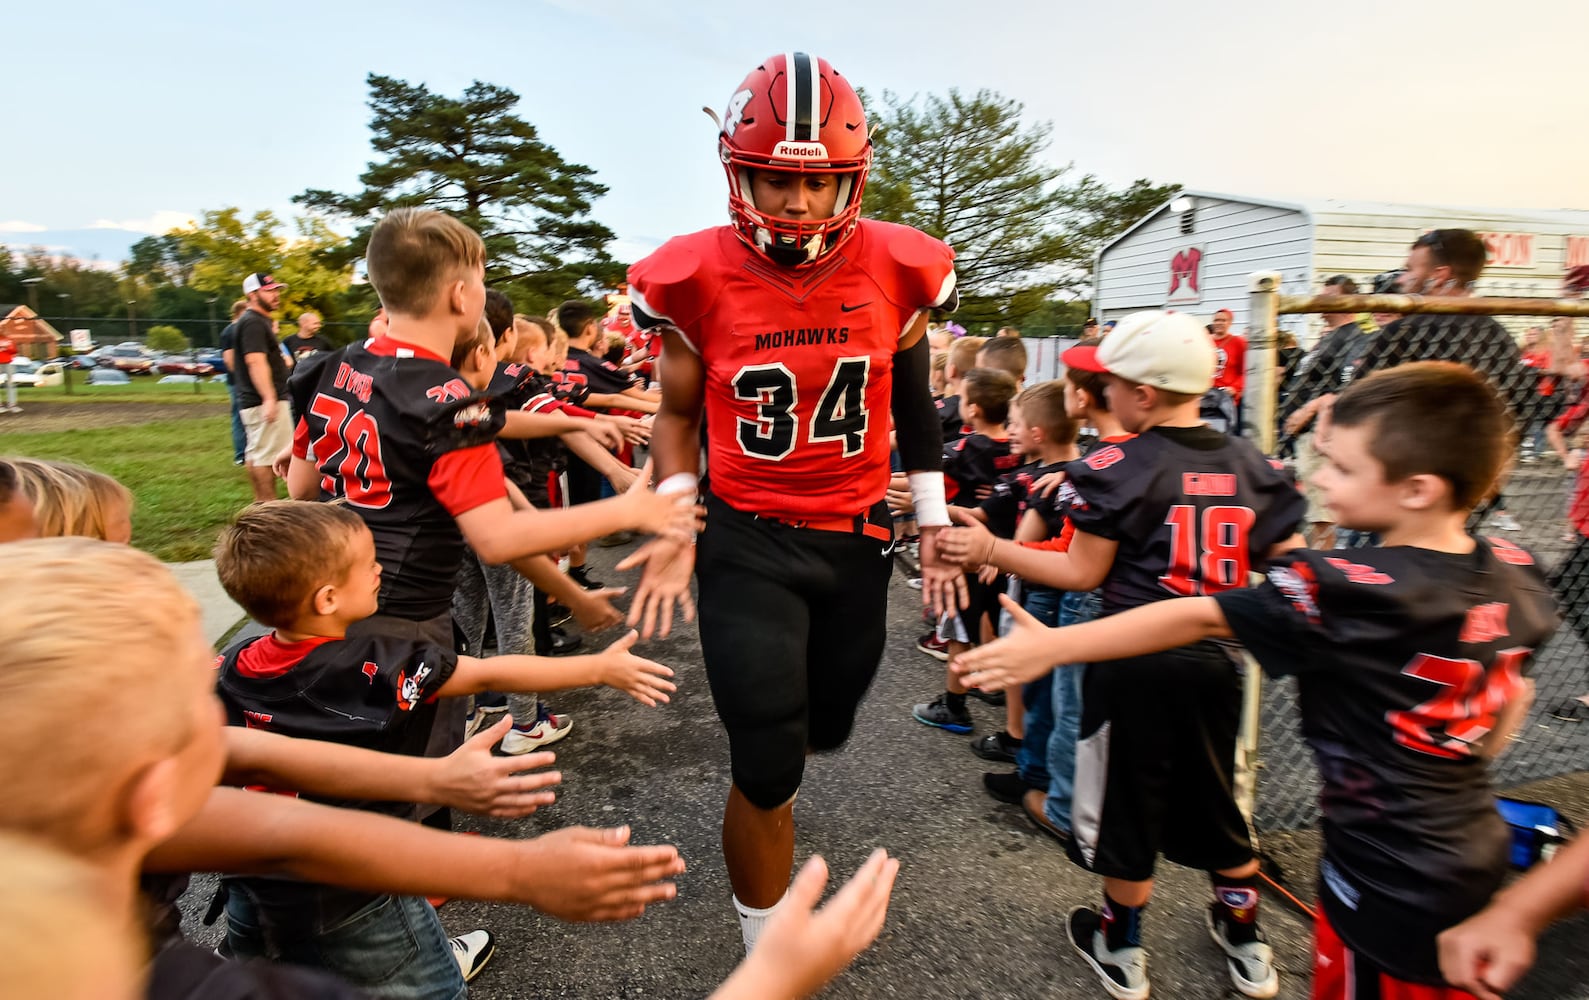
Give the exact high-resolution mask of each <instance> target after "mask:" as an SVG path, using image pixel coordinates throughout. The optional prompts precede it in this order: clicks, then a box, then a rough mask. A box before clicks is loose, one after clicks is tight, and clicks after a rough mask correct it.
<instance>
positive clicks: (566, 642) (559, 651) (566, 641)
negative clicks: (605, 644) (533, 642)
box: [535, 625, 585, 656]
mask: <svg viewBox="0 0 1589 1000" xmlns="http://www.w3.org/2000/svg"><path fill="white" fill-rule="evenodd" d="M548 635H549V636H550V638H551V641H550V642H549V643H548V644H547V645H545V646H537V647H535V655H536V656H567V655H568V654H569V653H574V652H578V650H579V647H581V646H583V645H584V644H585V640H584V639H582V638H580V637H579V636H577V635H569V634H568V633H567V632H564V631H563V630H562V629H560V628H558V627H557V626H556V625H553V626H552V627H551V628H550V629H549V630H548Z"/></svg>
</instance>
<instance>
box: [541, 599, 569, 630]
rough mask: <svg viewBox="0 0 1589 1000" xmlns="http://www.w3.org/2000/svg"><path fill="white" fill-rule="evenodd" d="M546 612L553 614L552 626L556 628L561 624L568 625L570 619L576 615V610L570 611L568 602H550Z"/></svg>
mask: <svg viewBox="0 0 1589 1000" xmlns="http://www.w3.org/2000/svg"><path fill="white" fill-rule="evenodd" d="M546 613H547V614H548V615H550V616H551V619H552V621H551V625H552V628H556V627H557V626H559V625H567V624H568V623H569V620H570V619H572V618H573V617H574V612H572V611H570V610H569V609H568V605H566V604H548V605H547V606H546Z"/></svg>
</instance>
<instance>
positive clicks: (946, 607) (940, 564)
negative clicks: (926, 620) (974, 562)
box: [921, 527, 971, 615]
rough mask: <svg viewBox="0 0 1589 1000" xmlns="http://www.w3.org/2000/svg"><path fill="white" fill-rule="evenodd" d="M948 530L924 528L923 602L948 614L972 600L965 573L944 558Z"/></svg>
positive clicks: (938, 613) (932, 610)
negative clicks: (944, 545)
mask: <svg viewBox="0 0 1589 1000" xmlns="http://www.w3.org/2000/svg"><path fill="white" fill-rule="evenodd" d="M949 530H951V529H949V528H935V527H923V528H922V529H921V603H922V604H923V605H924V606H925V607H926V608H927V610H928V611H931V612H932V613H933V614H936V615H942V614H947V613H949V612H951V611H954V610H956V609H958V608H963V607H965V606H966V605H967V604H969V603H971V594H970V591H969V590H968V589H967V587H966V575H965V572H964V571H962V570H961V569H960V567H958V566H955V565H952V564H951V563H948V562H946V561H945V560H944V558H943V552H942V543H943V536H944V534H945V533H946V532H948V531H949Z"/></svg>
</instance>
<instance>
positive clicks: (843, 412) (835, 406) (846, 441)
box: [730, 355, 872, 462]
mask: <svg viewBox="0 0 1589 1000" xmlns="http://www.w3.org/2000/svg"><path fill="white" fill-rule="evenodd" d="M871 368H872V359H871V358H870V357H869V356H867V355H860V356H858V357H845V358H838V359H836V360H835V361H834V364H833V370H832V373H831V375H830V376H829V378H828V382H827V386H826V388H824V389H823V390H822V392H821V394H820V395H819V396H818V397H817V398H816V402H815V405H811V404H810V403H806V404H805V405H801V404H802V400H801V398H800V386H799V383H798V382H797V380H796V379H795V374H794V372H792V371H790V369H789V367H788V366H787V365H785V364H784V363H783V362H781V361H774V362H771V363H768V364H759V365H746V366H745V367H743V368H741V369H740V370H739V371H738V373H736V374H735V375H734V378H733V380H732V382H731V383H730V384H731V386H732V388H733V392H734V398H735V399H736V400H738V401H740V402H741V403H751V404H753V405H754V408H755V416H754V417H749V418H747V417H735V428H734V440H736V441H737V442H738V443H739V447H740V450H741V451H743V452H744V453H745V454H746V455H748V456H749V457H751V458H760V459H765V460H767V461H770V462H778V461H782V460H783V459H785V458H787V457H789V455H790V454H792V453H793V452H794V450H795V448H796V446H797V445H799V444H801V443H809V444H820V443H822V442H825V441H836V442H838V443H839V446H840V454H841V455H842V456H843V457H845V458H853V457H854V456H856V455H859V454H860V453H861V452H862V451H863V450H865V447H866V431H867V428H868V427H869V421H870V420H871V413H870V411H869V410H868V408H867V405H866V388H867V379H868V378H869V377H870V375H871Z"/></svg>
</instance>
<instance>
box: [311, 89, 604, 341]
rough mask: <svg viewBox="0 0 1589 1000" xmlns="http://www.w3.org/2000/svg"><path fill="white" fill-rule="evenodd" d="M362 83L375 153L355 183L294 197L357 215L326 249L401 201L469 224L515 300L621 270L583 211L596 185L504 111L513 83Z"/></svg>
mask: <svg viewBox="0 0 1589 1000" xmlns="http://www.w3.org/2000/svg"><path fill="white" fill-rule="evenodd" d="M367 82H368V84H369V88H370V96H369V107H370V111H371V118H370V130H371V132H372V133H373V136H372V138H371V144H372V146H373V147H374V150H375V152H376V154H377V156H378V158H377V159H375V160H373V161H372V162H371V163H370V164H369V166H368V168H367V169H366V170H365V171H364V173H363V174H362V175H360V177H359V181H360V183H362V184H363V185H364V187H363V190H361V191H358V192H355V193H352V194H339V193H337V192H334V191H325V190H318V189H315V190H309V191H305V192H304V193H303V194H301V195H299V196H298V197H297V198H296V199H294V200H295V201H297V202H298V203H299V204H301V205H306V206H308V207H309V208H311V209H316V210H319V211H324V212H326V213H329V214H331V215H333V216H338V217H342V218H346V219H349V220H351V221H353V222H354V223H355V224H356V225H357V226H358V232H357V233H356V235H355V236H354V238H353V240H352V241H351V242H350V243H349V244H348V245H347V246H346V247H345V248H342V249H340V250H339V251H338V252H337V254H336V255H335V258H334V259H337V260H339V261H349V260H352V259H354V258H356V257H358V256H361V255H362V254H363V253H364V248H365V246H366V245H367V244H368V241H369V233H370V230H371V229H372V228H373V227H374V225H375V222H376V221H377V220H378V218H379V216H380V215H382V214H383V213H384V212H386V211H387V210H389V209H392V208H395V207H398V206H404V205H412V206H425V207H428V208H435V209H439V210H441V211H444V212H447V213H448V214H450V215H452V216H454V217H456V218H457V219H459V220H461V221H462V222H464V223H465V224H466V225H468V226H469V227H471V228H472V229H474V230H475V232H477V233H479V234H480V236H481V237H482V238H483V239H484V240H485V244H486V268H487V270H486V278H487V281H488V282H489V283H491V284H492V285H494V286H496V287H498V288H501V289H502V290H503V291H504V292H507V293H508V294H510V295H512V297H513V298H514V299H515V301H516V303H517V304H518V305H520V306H521V307H523V308H525V309H528V310H531V311H535V312H545V311H546V309H548V308H550V307H551V306H553V305H555V304H556V303H557V302H559V301H561V300H563V299H566V298H569V297H571V296H574V295H576V294H585V295H590V294H593V293H595V292H598V291H600V290H601V289H603V288H607V287H610V286H612V285H613V284H615V283H616V282H618V281H621V280H622V278H623V265H622V264H620V263H618V262H617V261H615V260H613V259H612V257H611V256H610V255H609V254H608V253H607V250H606V247H607V244H608V243H609V242H611V240H612V239H613V233H612V231H611V230H609V229H608V228H607V227H606V226H604V225H602V224H601V223H599V222H597V221H595V220H594V219H592V218H591V215H590V213H591V207H592V204H593V202H594V201H595V200H596V199H597V198H599V197H601V196H602V195H603V194H605V193H606V191H607V189H606V187H605V186H603V185H602V184H600V183H598V182H597V181H596V180H595V179H594V178H595V171H593V170H592V169H591V168H589V167H586V166H582V165H580V164H577V163H569V162H568V161H566V160H564V159H563V157H562V156H561V155H559V154H558V152H557V150H555V149H553V148H552V147H551V146H550V145H548V144H547V143H545V142H543V141H542V140H541V139H540V138H539V134H538V133H537V131H536V129H535V126H534V125H531V124H530V123H529V122H527V121H525V120H524V119H522V118H520V117H519V116H518V115H517V114H515V113H514V110H515V108H517V106H518V103H519V96H518V95H517V94H515V93H514V92H513V91H511V90H508V89H507V88H505V87H498V86H495V85H493V84H489V83H482V82H480V81H478V80H477V81H475V82H474V83H471V84H470V85H469V86H468V87H466V88H465V89H464V92H463V95H462V96H461V97H456V98H455V97H449V96H446V95H442V94H435V93H432V92H431V91H430V90H429V89H428V88H426V87H425V86H424V85H422V84H419V85H415V84H410V83H407V82H405V81H403V80H398V79H395V78H393V77H388V76H380V75H378V74H374V73H372V74H370V76H369V78H368V81H367Z"/></svg>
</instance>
